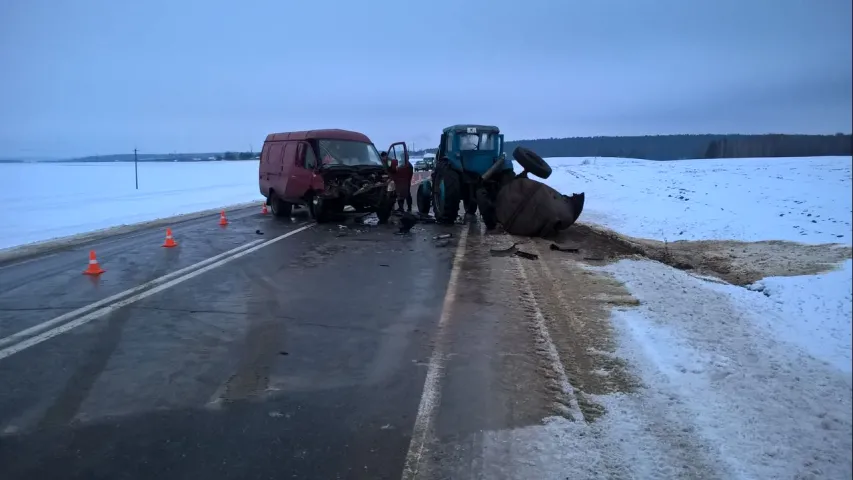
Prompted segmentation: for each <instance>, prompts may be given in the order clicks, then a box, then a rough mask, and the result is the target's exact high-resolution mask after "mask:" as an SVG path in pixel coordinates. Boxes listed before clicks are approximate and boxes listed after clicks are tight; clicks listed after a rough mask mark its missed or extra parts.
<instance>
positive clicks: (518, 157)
mask: <svg viewBox="0 0 853 480" xmlns="http://www.w3.org/2000/svg"><path fill="white" fill-rule="evenodd" d="M512 158H514V159H515V161H516V162H518V164H519V165H521V167H522V168H523V169H525V170H527V171H528V172H530V173H532V174H533V175H536V176H537V177H539V178H548V177H550V176H551V166H550V165H548V163H547V162H545V160H543V159H542V157H540V156H539V155H538V154H537V153H536V152H534V151H533V150H530V149H529V148H524V147H515V150H513V151H512Z"/></svg>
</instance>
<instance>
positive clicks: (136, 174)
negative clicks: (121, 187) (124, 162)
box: [133, 148, 139, 190]
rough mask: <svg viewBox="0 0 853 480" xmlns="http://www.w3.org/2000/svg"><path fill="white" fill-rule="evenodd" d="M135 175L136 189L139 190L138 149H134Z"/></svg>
mask: <svg viewBox="0 0 853 480" xmlns="http://www.w3.org/2000/svg"><path fill="white" fill-rule="evenodd" d="M133 177H134V179H135V180H136V189H137V190H139V159H138V158H137V157H136V149H135V148H134V149H133Z"/></svg>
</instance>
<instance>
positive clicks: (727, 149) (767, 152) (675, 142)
mask: <svg viewBox="0 0 853 480" xmlns="http://www.w3.org/2000/svg"><path fill="white" fill-rule="evenodd" d="M517 146H524V147H527V148H530V149H531V150H533V151H535V152H536V153H538V154H539V155H541V156H543V157H623V158H643V159H647V160H682V159H688V158H742V157H819V156H827V155H840V156H848V155H853V137H851V135H849V134H843V133H837V134H835V135H787V134H768V135H711V134H707V135H647V136H642V137H571V138H542V139H536V140H512V141H507V142H506V145H505V146H504V151H506V152H507V154H511V153H512V151H513V149H514V148H515V147H517ZM435 151H436V149H435V148H431V149H426V150H418V151H411V152H410V153H411V154H412V156H419V155H423V154H424V153H427V152H428V153H435ZM258 156H259V154H258V152H224V153H221V152H218V153H217V152H215V153H165V154H163V153H161V154H150V153H140V154H139V155H138V160H139V161H140V162H204V161H211V160H253V159H257V158H258ZM22 161H25V160H16V159H0V163H9V162H14V163H18V162H22ZM51 161H52V162H132V161H133V154H132V153H121V154H114V155H97V156H90V157H83V158H74V159H68V160H51Z"/></svg>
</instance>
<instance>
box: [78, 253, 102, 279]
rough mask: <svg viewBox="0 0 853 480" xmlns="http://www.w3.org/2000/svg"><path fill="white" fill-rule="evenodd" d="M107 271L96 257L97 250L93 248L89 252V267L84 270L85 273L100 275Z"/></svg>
mask: <svg viewBox="0 0 853 480" xmlns="http://www.w3.org/2000/svg"><path fill="white" fill-rule="evenodd" d="M104 272H106V270H104V269H103V268H101V266H100V265H99V264H98V259H97V257H95V251H94V250H91V251H90V252H89V267H88V268H86V270H83V275H100V274H102V273H104Z"/></svg>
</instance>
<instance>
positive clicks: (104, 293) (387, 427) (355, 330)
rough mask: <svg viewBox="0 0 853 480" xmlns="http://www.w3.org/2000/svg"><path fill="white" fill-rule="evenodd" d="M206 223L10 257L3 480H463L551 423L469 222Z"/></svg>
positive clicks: (532, 357) (509, 292)
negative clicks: (505, 434) (483, 456)
mask: <svg viewBox="0 0 853 480" xmlns="http://www.w3.org/2000/svg"><path fill="white" fill-rule="evenodd" d="M217 220H218V219H217V218H210V219H199V220H193V221H188V222H184V223H182V224H178V225H175V226H174V227H173V229H172V230H173V233H174V236H175V239H176V241H177V242H178V243H179V247H178V248H175V249H165V248H162V247H161V246H160V245H161V244H162V243H163V239H164V231H162V229H154V230H150V231H142V232H137V233H135V234H130V235H126V236H123V237H117V238H110V239H105V240H102V241H98V242H95V243H93V244H91V245H82V246H79V247H74V248H69V249H66V250H62V251H55V252H52V253H48V254H45V255H42V256H38V257H34V258H31V259H27V260H25V261H22V262H18V263H14V262H13V263H10V264H6V265H0V386H2V388H0V478H3V479H8V480H11V479H19V478H20V479H24V478H27V479H33V478H38V479H52V478H66V479H77V478H79V479H99V478H105V479H106V478H109V479H123V478H128V479H131V478H133V479H136V478H140V479H142V478H145V479H148V478H155V477H156V478H207V479H226V478H321V479H325V478H372V479H379V478H395V479H398V478H401V477H402V478H458V476H459V475H460V474H464V475H471V473H470V469H471V468H473V467H472V466H471V465H473V463H475V462H474V461H475V460H476V458H477V457H478V455H479V453H478V448H479V447H478V445H477V438H479V437H478V435H477V434H478V432H483V431H484V430H490V429H504V428H511V427H515V426H519V425H527V424H534V423H537V422H539V421H541V419H542V418H543V417H545V416H547V415H551V414H553V413H554V407H553V399H551V397H552V396H553V395H551V393H550V392H549V390H548V386H547V385H546V384H545V383H543V382H542V381H541V378H542V377H541V372H538V371H537V369H538V368H540V367H539V363H538V360H537V358H538V357H537V353H536V348H535V347H536V340H535V338H534V334H533V333H532V332H531V331H530V329H529V328H527V327H525V324H523V323H519V322H518V321H517V318H519V315H521V316H523V314H524V313H523V306H519V305H518V303H517V302H513V301H512V299H513V298H514V297H515V296H516V295H517V294H516V293H515V292H516V290H517V285H515V284H514V283H513V280H512V278H515V277H512V276H508V275H507V265H509V264H508V263H506V262H507V260H506V259H495V258H490V257H489V255H488V253H487V251H488V245H486V242H487V239H486V238H485V237H484V236H483V234H482V232H481V228H480V226H479V225H478V224H477V223H476V222H474V223H470V224H468V225H455V226H447V227H442V226H437V225H418V226H416V227H415V228H414V229H413V231H412V233H411V234H410V235H395V234H394V233H395V231H396V226H390V225H389V226H362V225H357V224H354V223H353V222H352V218H350V219H349V220H347V222H345V226H339V224H338V223H330V224H324V225H315V224H313V223H311V222H309V221H308V219H307V218H306V217H305V216H304V215H298V214H297V215H295V218H294V219H292V220H291V221H290V222H286V221H281V220H277V219H274V218H273V217H272V216H262V215H260V213H259V212H258V211H257V209H256V208H252V209H247V210H243V211H238V212H234V213H232V214H230V217H229V220H230V221H231V223H230V224H229V225H228V226H227V227H224V228H223V227H219V226H218V225H216V221H217ZM257 232H262V233H257ZM438 233H451V234H452V235H453V237H452V238H451V239H450V243H449V245H447V246H443V247H442V246H437V245H436V242H435V241H434V240H433V236H434V235H436V234H438ZM90 249H94V250H95V251H96V252H97V254H98V259H99V261H100V263H101V265H102V267H103V268H104V269H105V270H106V273H104V274H103V275H101V276H100V277H96V278H90V277H87V276H84V275H82V274H81V272H82V270H83V269H84V268H85V266H86V261H87V253H88V251H89V250H90ZM210 259H215V260H210ZM496 262H497V263H496ZM133 289H135V290H133ZM128 290H133V291H131V292H130V293H124V294H123V292H128ZM110 297H113V299H112V300H108V301H107V302H102V304H101V305H96V306H95V307H94V308H88V306H90V305H91V304H92V303H93V302H98V301H103V300H104V299H110ZM116 302H118V303H116ZM513 305H515V306H513ZM87 308H88V309H87ZM63 316H64V317H63ZM57 318H60V319H61V321H56V320H55V319H57ZM21 332H24V333H25V334H21ZM460 465H463V466H464V468H462V467H460ZM460 468H462V470H460ZM466 469H467V470H466ZM466 472H467V473H466Z"/></svg>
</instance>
